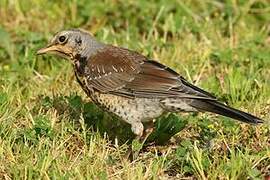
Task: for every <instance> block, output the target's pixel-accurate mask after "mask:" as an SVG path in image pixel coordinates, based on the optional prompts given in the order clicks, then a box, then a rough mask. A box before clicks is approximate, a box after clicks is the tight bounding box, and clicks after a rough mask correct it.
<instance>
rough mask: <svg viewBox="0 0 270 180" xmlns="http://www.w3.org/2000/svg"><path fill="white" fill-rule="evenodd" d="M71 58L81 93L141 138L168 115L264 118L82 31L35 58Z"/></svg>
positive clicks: (59, 38)
mask: <svg viewBox="0 0 270 180" xmlns="http://www.w3.org/2000/svg"><path fill="white" fill-rule="evenodd" d="M44 53H54V54H57V55H60V56H62V57H64V58H67V59H70V61H71V62H72V64H73V67H74V72H75V76H76V78H77V81H78V83H79V84H80V85H81V87H82V89H83V90H84V91H85V93H86V94H87V96H89V97H90V98H91V99H92V100H93V102H94V103H95V104H97V105H98V106H99V107H101V108H102V109H104V110H106V111H108V112H111V113H113V114H115V115H116V116H118V117H119V118H120V119H122V120H123V121H125V122H127V123H129V124H130V125H131V130H132V132H133V133H134V134H135V135H137V137H142V136H143V135H144V134H145V132H146V131H144V125H143V124H146V123H148V122H152V121H153V119H155V118H157V117H159V116H160V115H162V114H163V113H165V112H183V111H184V112H198V111H202V112H203V111H208V112H212V113H216V114H220V115H223V116H227V117H230V118H233V119H236V120H239V121H243V122H245V123H252V124H257V123H262V122H263V121H262V119H260V118H258V117H255V116H253V115H251V114H248V113H246V112H243V111H240V110H237V109H234V108H232V107H229V106H226V105H224V104H222V103H220V102H219V101H218V100H217V99H216V97H215V96H213V95H212V94H210V93H208V92H206V91H204V90H202V89H201V88H199V87H196V86H194V85H192V84H191V83H189V82H188V81H187V80H185V79H184V78H183V77H182V76H181V75H179V74H178V73H177V72H175V71H174V70H172V69H170V68H169V67H167V66H165V65H163V64H161V63H159V62H157V61H154V60H151V59H149V58H147V57H145V56H143V55H141V54H139V53H138V52H135V51H131V50H128V49H125V48H122V47H116V46H112V45H108V44H104V43H102V42H99V41H97V40H96V39H95V38H94V37H93V36H91V35H90V34H89V33H87V32H86V31H83V30H79V29H71V30H65V31H61V32H58V33H57V34H56V35H55V36H54V37H53V38H52V40H51V41H50V42H49V44H48V45H47V46H46V47H44V48H42V49H40V50H38V52H37V54H44Z"/></svg>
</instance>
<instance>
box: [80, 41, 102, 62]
mask: <svg viewBox="0 0 270 180" xmlns="http://www.w3.org/2000/svg"><path fill="white" fill-rule="evenodd" d="M105 46H106V45H105V44H103V43H101V42H98V41H93V40H92V41H87V43H85V44H84V46H82V47H81V50H80V52H79V55H80V57H83V58H86V59H89V58H90V57H91V56H93V55H95V54H96V53H97V52H98V51H99V50H100V49H103V48H104V47H105Z"/></svg>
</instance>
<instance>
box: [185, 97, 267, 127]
mask: <svg viewBox="0 0 270 180" xmlns="http://www.w3.org/2000/svg"><path fill="white" fill-rule="evenodd" d="M190 105H191V106H192V107H194V108H196V109H198V110H200V111H208V112H213V113H216V114H220V115H223V116H226V117H230V118H233V119H236V120H239V121H242V122H245V123H252V124H258V123H263V120H262V119H260V118H258V117H256V116H253V115H251V114H248V113H246V112H243V111H240V110H237V109H234V108H231V107H229V106H226V105H224V104H222V103H220V102H218V101H213V100H197V99H195V100H193V101H192V103H191V104H190Z"/></svg>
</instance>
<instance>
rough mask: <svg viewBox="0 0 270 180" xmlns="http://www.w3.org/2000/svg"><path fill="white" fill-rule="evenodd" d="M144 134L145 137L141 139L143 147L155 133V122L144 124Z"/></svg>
mask: <svg viewBox="0 0 270 180" xmlns="http://www.w3.org/2000/svg"><path fill="white" fill-rule="evenodd" d="M144 128H145V130H144V132H143V135H142V136H141V137H140V142H141V143H142V145H143V144H144V143H145V141H146V140H147V138H148V137H149V135H150V134H151V133H152V132H153V131H154V129H155V123H154V121H150V122H147V123H145V124H144Z"/></svg>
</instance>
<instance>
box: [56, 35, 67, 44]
mask: <svg viewBox="0 0 270 180" xmlns="http://www.w3.org/2000/svg"><path fill="white" fill-rule="evenodd" d="M66 40H67V38H66V36H60V37H59V38H58V41H59V42H60V43H64V42H65V41H66Z"/></svg>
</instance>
